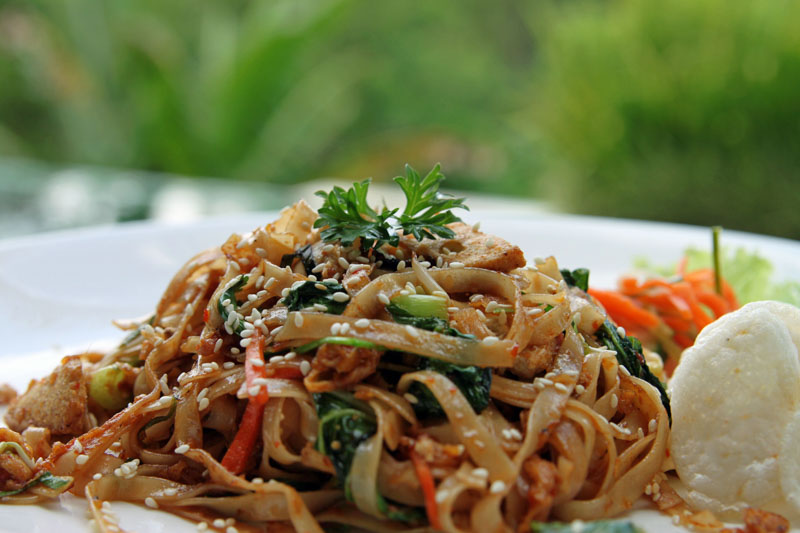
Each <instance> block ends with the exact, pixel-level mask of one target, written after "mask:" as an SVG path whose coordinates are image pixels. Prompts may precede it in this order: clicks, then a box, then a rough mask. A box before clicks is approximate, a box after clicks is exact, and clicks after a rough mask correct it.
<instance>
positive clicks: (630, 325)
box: [589, 257, 739, 374]
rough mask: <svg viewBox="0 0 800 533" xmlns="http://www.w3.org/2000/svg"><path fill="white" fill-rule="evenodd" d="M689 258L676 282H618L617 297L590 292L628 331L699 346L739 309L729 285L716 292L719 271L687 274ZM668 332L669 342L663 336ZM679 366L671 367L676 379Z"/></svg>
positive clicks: (682, 263)
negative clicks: (701, 336)
mask: <svg viewBox="0 0 800 533" xmlns="http://www.w3.org/2000/svg"><path fill="white" fill-rule="evenodd" d="M687 262H688V260H687V258H686V257H684V258H682V259H681V261H680V262H679V263H678V266H677V269H676V273H677V275H676V276H675V277H673V278H669V279H666V278H658V277H655V278H650V279H647V280H644V281H640V280H639V279H637V278H636V277H633V276H623V277H622V278H620V280H619V290H618V291H603V290H598V289H590V290H589V294H591V295H592V296H594V297H595V298H596V299H597V300H598V301H599V302H600V303H601V304H602V305H603V306H604V307H605V308H606V311H607V312H608V314H609V316H610V317H611V319H612V320H613V321H614V322H616V323H617V324H619V325H621V326H623V327H624V328H625V329H626V330H628V331H633V332H636V333H637V334H641V335H644V337H650V338H652V339H655V340H658V339H661V341H662V347H663V341H664V340H669V337H670V336H671V338H672V339H671V340H672V341H674V343H675V344H677V345H678V346H679V347H681V348H688V347H689V346H691V345H692V344H694V339H695V337H697V334H698V333H700V330H702V329H703V328H704V327H705V326H707V325H708V324H710V323H711V322H713V321H714V320H716V319H717V318H719V317H721V316H722V315H724V314H725V313H729V312H730V311H734V310H736V309H738V308H739V302H738V300H737V298H736V295H735V293H734V291H733V289H732V288H731V286H730V284H729V283H728V282H727V281H725V280H724V279H723V280H721V294H720V293H718V292H717V287H716V282H715V276H714V271H713V270H712V269H710V268H702V269H698V270H693V271H691V272H687V271H686V265H687ZM664 332H666V335H667V337H665V336H664ZM676 364H677V361H667V364H666V365H665V369H666V370H667V373H668V374H670V373H671V369H673V368H674V367H675V365H676Z"/></svg>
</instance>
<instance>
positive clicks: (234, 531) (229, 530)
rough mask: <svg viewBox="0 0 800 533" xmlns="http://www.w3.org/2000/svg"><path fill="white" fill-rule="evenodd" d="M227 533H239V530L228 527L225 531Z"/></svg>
mask: <svg viewBox="0 0 800 533" xmlns="http://www.w3.org/2000/svg"><path fill="white" fill-rule="evenodd" d="M225 533H239V530H238V529H236V528H235V527H233V526H228V527H227V528H226V529H225Z"/></svg>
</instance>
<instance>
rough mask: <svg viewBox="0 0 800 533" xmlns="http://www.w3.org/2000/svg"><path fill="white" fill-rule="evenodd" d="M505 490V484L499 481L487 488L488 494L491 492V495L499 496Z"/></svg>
mask: <svg viewBox="0 0 800 533" xmlns="http://www.w3.org/2000/svg"><path fill="white" fill-rule="evenodd" d="M505 490H506V484H505V483H503V482H502V481H500V480H499V479H498V480H497V481H495V482H494V483H492V486H491V487H489V492H491V493H492V494H500V493H502V492H505Z"/></svg>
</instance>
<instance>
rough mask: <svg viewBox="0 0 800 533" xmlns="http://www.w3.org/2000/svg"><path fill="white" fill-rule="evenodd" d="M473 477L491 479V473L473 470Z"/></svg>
mask: <svg viewBox="0 0 800 533" xmlns="http://www.w3.org/2000/svg"><path fill="white" fill-rule="evenodd" d="M472 475H473V476H475V477H479V478H483V479H489V471H488V470H487V469H485V468H475V469H473V470H472Z"/></svg>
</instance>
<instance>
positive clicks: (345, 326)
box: [339, 322, 350, 335]
mask: <svg viewBox="0 0 800 533" xmlns="http://www.w3.org/2000/svg"><path fill="white" fill-rule="evenodd" d="M348 331H350V323H348V322H344V323H343V324H342V327H341V328H340V329H339V333H340V334H342V335H346V334H347V332H348Z"/></svg>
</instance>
